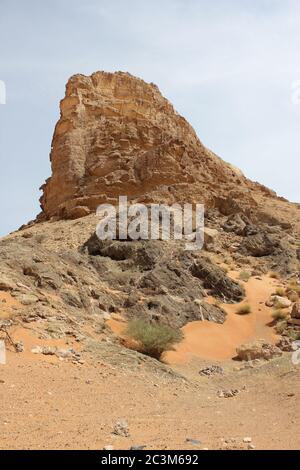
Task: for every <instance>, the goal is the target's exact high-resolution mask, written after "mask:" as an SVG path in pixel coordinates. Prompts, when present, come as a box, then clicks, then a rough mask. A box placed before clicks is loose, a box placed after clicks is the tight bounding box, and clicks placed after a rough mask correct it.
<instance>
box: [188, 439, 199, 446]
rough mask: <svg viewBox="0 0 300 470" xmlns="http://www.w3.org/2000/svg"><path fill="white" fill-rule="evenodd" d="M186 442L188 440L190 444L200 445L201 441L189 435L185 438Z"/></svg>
mask: <svg viewBox="0 0 300 470" xmlns="http://www.w3.org/2000/svg"><path fill="white" fill-rule="evenodd" d="M185 442H188V443H189V444H191V445H193V446H198V445H200V444H201V441H198V439H191V438H189V437H188V438H187V439H186V440H185Z"/></svg>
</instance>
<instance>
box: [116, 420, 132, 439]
mask: <svg viewBox="0 0 300 470" xmlns="http://www.w3.org/2000/svg"><path fill="white" fill-rule="evenodd" d="M113 434H116V435H117V436H122V437H129V429H128V423H127V421H126V420H125V419H119V420H118V421H117V422H116V424H115V426H114V430H113Z"/></svg>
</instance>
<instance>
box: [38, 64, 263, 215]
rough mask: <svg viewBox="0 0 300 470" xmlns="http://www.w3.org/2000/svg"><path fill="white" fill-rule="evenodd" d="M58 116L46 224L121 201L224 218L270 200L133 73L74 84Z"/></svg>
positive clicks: (95, 76) (74, 81) (82, 79)
mask: <svg viewBox="0 0 300 470" xmlns="http://www.w3.org/2000/svg"><path fill="white" fill-rule="evenodd" d="M60 109H61V117H60V120H59V121H58V123H57V125H56V128H55V132H54V137H53V142H52V151H51V164H52V176H51V178H49V179H48V180H47V181H46V183H45V184H44V185H43V186H42V188H41V189H42V190H43V196H42V197H41V207H42V211H43V214H42V218H43V219H45V218H46V219H51V218H58V219H64V218H77V217H81V216H84V215H87V214H89V213H90V212H93V211H95V209H96V208H97V206H98V205H99V204H101V203H104V202H108V203H116V202H117V200H118V196H119V195H127V196H128V198H129V200H131V201H135V202H157V203H173V202H192V203H204V204H206V206H208V207H214V206H218V207H219V206H223V209H224V211H225V212H226V210H228V208H227V206H228V205H229V206H230V205H232V203H233V204H236V203H234V202H233V201H237V200H240V201H243V204H244V206H247V207H248V208H251V207H255V206H256V203H255V200H254V199H253V197H252V195H251V193H252V192H253V190H259V191H267V193H268V194H269V195H271V192H269V191H268V190H266V189H265V188H261V187H258V186H257V185H255V184H254V183H252V182H250V181H249V180H247V179H246V178H245V177H244V176H243V175H242V173H241V172H240V171H239V170H238V169H236V168H234V167H232V166H231V165H229V164H227V163H225V162H224V161H222V160H221V159H220V158H219V157H217V156H216V155H215V154H214V153H212V152H211V151H209V150H208V149H207V148H205V147H204V146H203V145H202V143H201V142H200V141H199V139H198V137H197V135H196V134H195V131H194V130H193V128H192V127H191V126H190V125H189V124H188V122H187V121H186V120H185V119H184V118H183V117H181V116H180V115H179V114H178V113H176V111H175V110H174V108H173V106H172V105H171V104H170V103H169V102H168V101H167V100H166V99H165V98H164V97H163V96H162V95H161V93H160V92H159V90H158V88H157V86H156V85H154V84H147V83H145V82H144V81H143V80H141V79H138V78H135V77H133V76H132V75H130V74H128V73H122V72H117V73H105V72H96V73H94V74H92V75H91V76H90V77H87V76H83V75H75V76H73V77H71V79H70V80H69V82H68V84H67V87H66V96H65V98H64V99H63V100H62V101H61V106H60ZM231 210H232V207H230V211H231Z"/></svg>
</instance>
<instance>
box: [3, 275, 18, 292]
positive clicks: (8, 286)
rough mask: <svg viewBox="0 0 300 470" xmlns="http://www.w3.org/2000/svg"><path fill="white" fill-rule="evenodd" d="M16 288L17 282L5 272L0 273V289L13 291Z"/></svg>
mask: <svg viewBox="0 0 300 470" xmlns="http://www.w3.org/2000/svg"><path fill="white" fill-rule="evenodd" d="M15 288H16V284H15V283H14V282H13V281H12V280H11V279H9V278H7V277H6V276H4V275H3V274H1V275H0V291H1V290H4V291H12V290H14V289H15Z"/></svg>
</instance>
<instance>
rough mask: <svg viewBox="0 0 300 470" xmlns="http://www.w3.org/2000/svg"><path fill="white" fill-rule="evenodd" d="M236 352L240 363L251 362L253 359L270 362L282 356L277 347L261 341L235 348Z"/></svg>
mask: <svg viewBox="0 0 300 470" xmlns="http://www.w3.org/2000/svg"><path fill="white" fill-rule="evenodd" d="M236 352H237V358H238V359H240V360H241V361H252V360H254V359H265V360H270V359H273V358H275V357H278V356H281V355H282V351H281V350H280V349H279V347H277V346H274V345H273V344H269V343H267V342H266V341H264V340H263V339H261V340H257V341H255V342H253V343H249V344H242V345H241V346H239V347H238V348H237V350H236Z"/></svg>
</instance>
